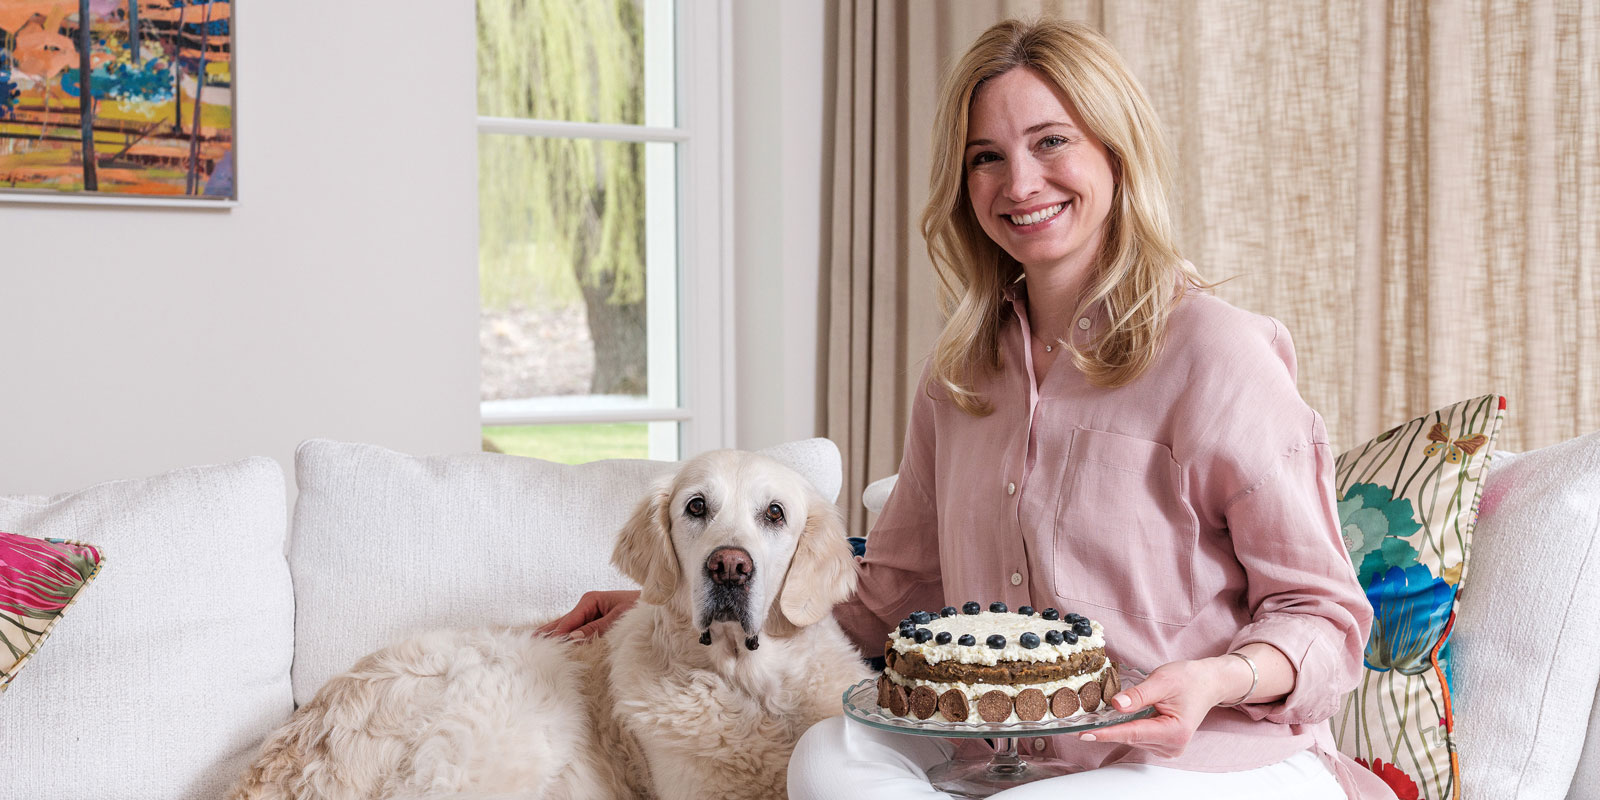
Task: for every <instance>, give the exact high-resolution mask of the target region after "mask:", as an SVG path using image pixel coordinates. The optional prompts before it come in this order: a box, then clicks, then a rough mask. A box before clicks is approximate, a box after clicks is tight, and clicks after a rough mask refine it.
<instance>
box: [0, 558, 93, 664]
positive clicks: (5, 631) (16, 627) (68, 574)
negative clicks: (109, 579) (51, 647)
mask: <svg viewBox="0 0 1600 800" xmlns="http://www.w3.org/2000/svg"><path fill="white" fill-rule="evenodd" d="M102 563H103V560H102V558H101V556H100V550H99V549H98V548H96V547H95V546H94V545H89V544H84V543H82V542H69V541H67V540H65V539H38V538H34V537H31V536H23V535H21V534H15V533H4V532H0V644H3V645H5V648H4V649H0V692H4V691H5V690H6V687H8V686H10V685H11V681H13V680H15V679H16V677H17V674H18V673H20V672H21V671H22V667H23V666H24V665H26V664H27V663H28V659H30V658H32V657H33V654H34V653H36V652H38V651H39V648H40V647H42V646H43V645H44V643H45V640H46V639H48V638H50V631H51V630H52V629H54V628H55V626H56V623H58V622H60V621H61V618H62V617H64V616H66V613H67V609H68V608H70V607H71V606H72V604H73V603H74V602H75V601H77V599H78V593H79V592H81V591H83V588H84V587H85V586H88V585H89V583H90V582H92V581H93V580H94V577H95V575H96V574H98V573H99V572H100V565H101V564H102Z"/></svg>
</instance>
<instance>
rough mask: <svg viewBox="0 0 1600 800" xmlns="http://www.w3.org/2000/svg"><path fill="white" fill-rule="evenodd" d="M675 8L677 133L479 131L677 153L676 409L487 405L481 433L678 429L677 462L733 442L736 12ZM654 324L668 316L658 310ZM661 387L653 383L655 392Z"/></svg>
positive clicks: (538, 128)
mask: <svg viewBox="0 0 1600 800" xmlns="http://www.w3.org/2000/svg"><path fill="white" fill-rule="evenodd" d="M673 5H674V11H675V16H676V19H675V21H674V22H675V24H674V39H675V41H674V48H675V49H674V57H675V59H676V62H677V70H676V84H677V85H676V90H677V101H678V106H677V122H678V125H677V127H672V128H663V127H651V126H645V125H615V124H597V123H583V122H565V121H552V120H530V119H514V118H507V117H487V116H479V117H478V122H477V125H478V133H479V134H486V133H489V134H512V135H521V136H553V137H569V138H583V139H604V140H612V141H624V142H639V143H649V142H666V143H672V144H674V145H676V147H677V156H678V157H677V184H678V185H677V202H678V208H677V220H676V225H677V270H676V273H677V287H676V288H677V292H676V299H677V301H678V305H677V308H676V309H675V310H673V309H662V310H665V311H668V312H669V314H671V315H672V316H673V318H674V320H675V323H676V325H675V327H676V329H677V345H678V347H677V353H676V354H675V358H676V361H677V373H678V376H677V377H678V381H677V385H676V386H675V387H672V388H675V389H676V390H677V392H676V395H677V404H676V405H673V406H662V405H658V404H657V403H655V402H652V403H651V404H650V406H649V407H639V408H585V407H582V404H581V403H579V404H576V405H575V406H574V407H572V408H570V409H562V410H549V411H538V412H518V413H506V412H491V411H490V410H488V409H487V408H481V407H480V408H481V410H480V412H479V416H480V424H482V425H549V424H568V423H610V422H655V423H661V422H667V423H673V424H677V425H679V426H680V427H679V437H678V451H679V452H678V453H677V454H676V455H677V456H679V457H685V456H689V455H693V454H695V453H700V452H703V451H706V450H714V449H717V448H721V447H727V446H730V444H731V443H732V442H733V440H734V431H735V422H736V419H737V415H736V414H735V394H734V390H735V387H736V385H737V381H736V380H735V375H734V365H735V360H734V349H733V348H734V336H733V334H734V317H735V315H734V305H733V258H732V255H733V224H732V219H733V209H732V203H731V198H732V196H733V166H732V161H733V159H732V158H731V157H730V156H729V155H728V154H729V153H730V152H731V151H732V147H733V135H732V126H733V115H732V113H731V109H732V99H733V86H732V70H731V69H730V68H729V66H730V64H731V62H732V57H733V48H732V42H733V37H732V30H733V14H732V5H731V0H677V2H675V3H674V4H673ZM646 35H647V36H648V35H649V34H648V33H647V34H646ZM647 102H648V100H647ZM647 224H648V223H647ZM649 296H650V295H649V289H648V287H647V297H649ZM656 296H658V297H659V296H660V293H659V292H657V293H656ZM646 302H649V301H648V299H647V301H646ZM647 316H649V317H651V318H653V319H659V318H660V317H661V316H663V315H661V314H659V313H657V309H656V308H655V307H653V306H652V307H651V308H650V309H649V313H648V315H647ZM649 338H652V339H658V338H659V337H649ZM659 344H660V342H657V344H656V345H654V346H659ZM652 360H653V361H654V360H655V356H654V355H652ZM658 383H659V382H658V381H657V380H655V378H654V376H652V380H651V384H652V386H656V385H658ZM651 427H652V429H654V428H656V427H657V426H654V425H652V426H651ZM654 450H655V448H654V447H652V451H654Z"/></svg>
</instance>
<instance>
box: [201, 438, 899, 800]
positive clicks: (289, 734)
mask: <svg viewBox="0 0 1600 800" xmlns="http://www.w3.org/2000/svg"><path fill="white" fill-rule="evenodd" d="M612 563H613V564H615V565H616V566H617V568H618V569H620V570H621V571H622V572H623V573H624V574H626V575H627V576H629V577H630V578H632V579H633V580H634V581H636V582H637V583H638V584H639V586H640V587H641V593H640V598H639V603H638V604H637V605H635V606H634V607H633V608H631V609H630V610H628V611H627V612H626V613H624V614H623V615H622V616H621V617H620V618H619V619H618V620H617V621H616V623H615V624H614V625H613V626H612V627H611V629H610V630H609V631H607V632H606V634H605V635H603V636H601V637H599V638H597V639H594V640H591V641H576V642H569V641H564V640H559V639H553V638H549V637H543V636H538V635H535V634H534V633H533V630H534V627H536V626H533V625H530V626H528V627H526V628H499V629H482V628H480V629H475V630H452V631H437V632H433V633H427V634H423V635H421V636H419V637H416V638H414V639H411V640H408V641H405V642H402V643H399V644H396V645H393V646H391V647H389V648H386V649H384V650H381V651H379V652H377V653H374V654H372V655H369V656H367V657H365V658H363V659H362V660H361V661H360V662H358V663H357V664H356V665H355V667H354V668H353V669H352V670H351V671H350V672H347V673H345V674H343V675H340V676H338V677H335V678H333V679H331V680H329V681H328V683H327V684H326V685H324V686H323V687H322V688H321V690H319V691H318V692H317V694H316V696H315V697H314V698H313V699H312V700H311V701H310V702H309V703H307V704H306V705H305V706H303V707H301V708H300V709H299V710H297V711H296V712H295V714H294V715H293V716H292V717H291V718H290V720H289V721H288V722H287V723H286V724H285V725H284V727H283V728H282V729H281V730H279V731H277V732H276V733H275V734H273V735H272V736H271V737H269V739H268V740H267V742H266V744H265V745H264V746H263V747H262V750H261V754H260V755H259V757H258V758H257V760H256V761H255V762H254V763H253V765H252V766H251V767H250V768H249V770H248V771H247V772H246V774H245V775H244V776H243V777H242V778H241V779H240V780H239V782H238V783H237V784H236V785H235V787H234V788H233V790H232V792H231V793H230V794H229V798H230V800H287V798H297V799H308V798H320V799H321V800H357V799H358V798H359V799H360V800H368V799H369V798H396V797H404V798H442V797H491V796H492V797H506V798H513V797H514V798H563V799H571V800H577V799H578V798H597V799H598V798H636V797H653V798H662V799H663V800H675V799H676V798H684V799H685V800H687V799H688V798H703V797H725V798H774V797H784V796H786V789H785V774H786V772H787V769H788V763H789V757H790V754H791V753H792V752H793V749H794V745H795V742H796V741H798V740H799V738H800V735H801V734H802V733H804V732H805V731H806V729H807V728H809V727H811V726H812V725H813V724H815V723H817V722H818V721H820V720H822V719H824V718H826V717H830V716H834V715H837V714H840V713H841V712H842V703H841V698H842V696H843V694H844V691H845V690H846V689H847V688H848V687H849V686H850V685H852V684H853V683H855V682H857V681H859V680H862V679H864V678H866V677H869V675H870V672H869V671H868V669H867V667H866V665H865V662H863V661H862V659H861V655H860V653H859V651H857V650H856V648H855V647H854V645H852V644H851V643H850V642H849V641H848V640H847V639H846V638H845V636H844V633H843V631H842V630H841V629H840V628H839V626H838V624H837V623H836V622H834V620H833V618H832V616H831V611H832V608H833V606H834V604H835V603H837V602H839V601H841V600H844V599H845V598H847V597H848V596H849V594H850V593H851V592H852V591H853V590H854V588H855V570H854V564H853V559H852V553H851V549H850V545H849V543H848V542H847V541H846V538H845V530H844V523H843V519H842V517H841V515H840V513H839V511H838V509H837V508H836V507H835V506H834V504H833V503H831V502H828V501H827V500H825V499H824V498H823V497H822V496H821V495H820V494H819V493H818V492H817V491H816V489H815V488H813V487H812V486H811V484H810V483H809V482H807V481H806V480H805V479H804V478H802V477H801V476H800V475H798V474H796V473H795V472H793V471H792V470H790V469H788V468H786V467H783V466H782V465H780V464H778V463H777V462H775V461H773V460H771V459H769V458H766V457H764V456H760V455H757V454H754V453H747V452H741V451H734V450H720V451H715V452H711V453H707V454H705V455H702V456H699V457H697V458H694V459H692V460H690V461H688V462H686V463H685V464H684V465H683V466H682V467H681V468H680V469H679V470H678V471H677V472H676V474H674V475H672V476H670V477H669V478H667V479H664V480H662V481H660V482H658V483H657V484H655V485H654V486H653V487H652V488H651V490H650V492H649V493H648V494H647V495H646V497H645V498H644V499H643V500H642V501H641V502H640V503H639V505H638V506H637V508H636V509H635V510H634V512H633V513H632V516H631V517H630V519H629V520H628V521H627V523H625V524H624V525H623V527H622V529H621V531H620V532H619V534H618V537H617V542H616V546H615V549H614V550H613V553H612Z"/></svg>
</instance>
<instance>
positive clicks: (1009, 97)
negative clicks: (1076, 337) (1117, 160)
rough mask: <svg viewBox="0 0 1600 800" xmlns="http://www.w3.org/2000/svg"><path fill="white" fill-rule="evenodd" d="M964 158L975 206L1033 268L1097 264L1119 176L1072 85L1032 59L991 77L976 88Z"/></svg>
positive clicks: (998, 239)
mask: <svg viewBox="0 0 1600 800" xmlns="http://www.w3.org/2000/svg"><path fill="white" fill-rule="evenodd" d="M964 158H965V163H966V175H967V194H968V195H969V196H970V197H971V198H972V212H973V213H974V214H976V215H977V217H978V224H979V225H981V226H982V227H983V230H984V232H985V233H987V234H989V238H991V239H993V240H994V242H995V244H998V245H1000V247H1001V248H1003V249H1004V250H1005V251H1006V252H1007V253H1010V254H1011V257H1012V258H1015V259H1016V260H1017V261H1018V262H1020V263H1021V264H1022V265H1023V266H1024V267H1026V268H1027V272H1028V274H1029V275H1030V276H1032V277H1037V276H1039V275H1040V274H1041V271H1043V270H1049V271H1055V270H1056V269H1058V268H1061V269H1065V270H1067V273H1068V274H1071V275H1074V276H1077V275H1080V274H1087V270H1088V268H1089V267H1090V265H1092V264H1093V262H1094V257H1095V256H1096V254H1098V253H1099V250H1100V243H1101V241H1102V239H1103V237H1104V231H1105V223H1106V216H1107V214H1109V213H1110V210H1111V197H1112V194H1113V191H1114V189H1115V186H1116V178H1115V175H1114V172H1113V170H1112V167H1111V154H1110V153H1109V152H1108V151H1107V150H1106V147H1105V145H1103V144H1101V143H1100V140H1099V139H1096V138H1095V137H1094V136H1093V135H1092V134H1090V133H1089V132H1088V129H1087V128H1085V127H1084V125H1083V122H1082V120H1080V119H1079V118H1078V114H1077V111H1076V110H1075V109H1073V108H1072V106H1071V104H1070V103H1069V102H1068V101H1067V98H1066V96H1065V95H1063V94H1062V93H1061V92H1060V91H1059V90H1057V89H1056V88H1055V86H1053V85H1052V84H1051V83H1050V82H1049V81H1047V80H1045V79H1044V78H1043V77H1042V76H1041V75H1040V74H1039V73H1037V72H1035V71H1034V70H1032V69H1030V68H1027V67H1019V68H1017V69H1013V70H1011V71H1010V72H1007V73H1005V74H1003V75H1000V76H999V77H997V78H991V79H990V80H989V81H987V82H986V83H984V84H983V85H981V86H979V87H978V90H977V92H976V94H975V95H974V96H973V98H972V108H971V111H970V115H969V117H968V119H967V149H966V152H965V156H964Z"/></svg>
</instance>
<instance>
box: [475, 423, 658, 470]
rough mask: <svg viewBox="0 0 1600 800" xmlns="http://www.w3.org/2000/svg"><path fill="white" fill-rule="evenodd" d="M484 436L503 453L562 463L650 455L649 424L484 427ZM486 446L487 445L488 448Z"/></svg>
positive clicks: (579, 462) (645, 456)
mask: <svg viewBox="0 0 1600 800" xmlns="http://www.w3.org/2000/svg"><path fill="white" fill-rule="evenodd" d="M483 438H484V439H486V440H488V441H490V442H493V443H494V445H495V446H496V447H498V448H500V452H502V453H509V454H511V455H516V456H532V457H533V458H542V459H544V460H545V461H557V462H560V463H562V464H581V463H583V462H585V461H598V460H600V459H602V458H649V457H650V424H649V423H648V422H616V423H609V424H595V425H515V426H498V425H485V426H483ZM486 449H487V448H486Z"/></svg>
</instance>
